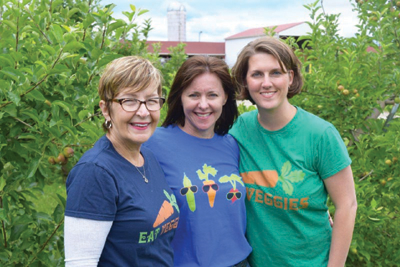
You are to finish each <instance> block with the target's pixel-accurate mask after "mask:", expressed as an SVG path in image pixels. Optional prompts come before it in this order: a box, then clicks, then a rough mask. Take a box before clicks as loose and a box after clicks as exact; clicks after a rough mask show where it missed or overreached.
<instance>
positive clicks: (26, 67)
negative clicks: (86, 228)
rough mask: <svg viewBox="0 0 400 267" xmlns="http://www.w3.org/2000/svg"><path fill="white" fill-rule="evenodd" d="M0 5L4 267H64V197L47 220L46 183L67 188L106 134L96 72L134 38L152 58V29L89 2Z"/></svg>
mask: <svg viewBox="0 0 400 267" xmlns="http://www.w3.org/2000/svg"><path fill="white" fill-rule="evenodd" d="M0 6H1V8H0V15H1V18H2V20H1V24H0V48H1V50H0V51H1V52H0V119H1V120H0V125H1V129H2V130H1V133H0V153H1V159H0V170H2V171H1V178H0V179H1V180H0V220H1V226H0V233H1V234H0V244H1V245H0V265H1V266H63V254H64V252H63V238H62V228H63V227H62V225H63V213H64V208H65V198H64V196H63V195H57V194H54V196H55V198H54V200H53V201H54V202H56V203H58V205H57V206H56V208H55V209H54V211H52V212H51V213H50V214H47V213H45V212H39V211H38V210H40V207H37V206H36V203H40V199H38V198H40V196H41V195H42V194H43V188H44V186H45V185H48V184H60V185H62V186H64V182H65V178H66V175H67V174H68V171H69V170H70V169H71V167H72V166H73V165H74V164H75V163H76V161H77V160H78V159H79V158H80V157H81V155H82V153H83V152H84V151H86V150H87V149H88V148H90V147H91V146H92V145H93V143H94V142H95V141H96V140H97V139H98V138H99V137H100V136H101V135H103V133H102V131H101V127H100V125H101V123H102V119H100V118H99V115H100V112H99V107H98V102H99V99H98V94H97V85H98V80H99V77H100V73H101V71H102V69H103V68H104V66H105V65H106V64H107V63H109V62H110V61H111V60H113V59H115V58H117V57H120V56H122V55H123V54H122V53H121V54H118V52H117V49H115V48H116V47H118V46H119V45H120V42H119V40H120V38H122V37H123V38H126V37H127V36H128V35H129V34H132V36H133V37H132V38H133V39H134V40H135V42H134V43H133V44H134V45H135V46H132V47H131V49H132V50H133V51H134V53H135V54H138V55H143V56H147V54H146V53H147V48H146V44H145V41H143V40H140V38H143V37H142V36H144V37H146V36H147V35H146V34H147V33H148V31H149V30H150V25H149V22H148V21H146V23H145V24H144V26H143V27H141V26H138V25H137V24H136V23H135V19H136V18H137V16H139V15H141V14H143V13H144V12H146V10H140V9H136V8H135V7H134V6H131V11H129V12H124V15H125V16H126V17H127V18H128V19H127V21H128V22H126V21H125V20H121V19H114V18H113V17H112V10H113V8H114V5H108V6H105V7H104V6H101V5H99V4H98V2H97V1H93V0H90V1H84V0H76V1H75V0H74V1H72V0H68V1H59V0H43V1H30V0H25V1H23V2H19V1H17V0H12V1H0ZM64 148H67V149H65V150H64ZM71 148H73V149H72V152H75V153H73V154H70V153H69V152H68V151H71ZM64 154H65V155H64ZM70 156H72V157H70ZM68 157H70V158H68ZM35 199H38V200H35Z"/></svg>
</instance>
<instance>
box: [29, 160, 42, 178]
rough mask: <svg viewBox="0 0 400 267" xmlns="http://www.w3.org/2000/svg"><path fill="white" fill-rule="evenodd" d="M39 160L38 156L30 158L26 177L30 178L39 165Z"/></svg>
mask: <svg viewBox="0 0 400 267" xmlns="http://www.w3.org/2000/svg"><path fill="white" fill-rule="evenodd" d="M39 162H40V158H34V159H32V160H31V162H30V164H29V169H28V171H29V174H28V177H27V178H31V177H33V176H34V175H35V173H36V171H37V169H38V167H39Z"/></svg>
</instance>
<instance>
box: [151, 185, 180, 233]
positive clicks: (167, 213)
mask: <svg viewBox="0 0 400 267" xmlns="http://www.w3.org/2000/svg"><path fill="white" fill-rule="evenodd" d="M164 194H165V196H166V197H167V199H168V200H169V202H168V201H167V200H164V202H163V203H162V205H161V208H160V210H159V211H158V214H157V218H156V220H155V221H154V223H153V228H156V227H157V226H159V225H160V224H162V223H163V222H165V221H166V220H167V219H168V218H169V217H171V216H172V214H174V208H173V207H175V209H176V210H177V211H178V212H179V207H178V204H177V203H176V198H175V195H174V194H171V195H169V194H168V192H167V191H165V190H164Z"/></svg>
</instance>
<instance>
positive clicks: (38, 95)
mask: <svg viewBox="0 0 400 267" xmlns="http://www.w3.org/2000/svg"><path fill="white" fill-rule="evenodd" d="M28 95H29V97H32V98H33V99H35V100H37V101H45V100H46V98H45V97H44V96H43V94H42V93H41V92H40V91H39V90H33V91H30V93H29V94H28Z"/></svg>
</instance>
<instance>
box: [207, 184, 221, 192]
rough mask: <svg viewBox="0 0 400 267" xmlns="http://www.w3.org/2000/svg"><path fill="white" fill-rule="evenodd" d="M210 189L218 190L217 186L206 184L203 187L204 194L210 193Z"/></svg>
mask: <svg viewBox="0 0 400 267" xmlns="http://www.w3.org/2000/svg"><path fill="white" fill-rule="evenodd" d="M210 188H212V189H214V190H215V191H218V189H219V187H218V185H217V184H206V185H203V191H204V193H207V192H208V191H210Z"/></svg>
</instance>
